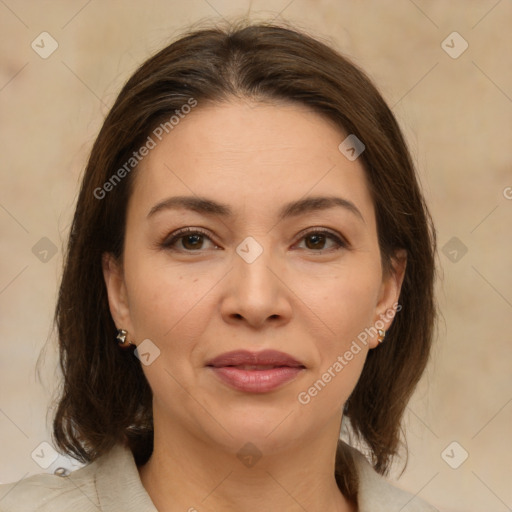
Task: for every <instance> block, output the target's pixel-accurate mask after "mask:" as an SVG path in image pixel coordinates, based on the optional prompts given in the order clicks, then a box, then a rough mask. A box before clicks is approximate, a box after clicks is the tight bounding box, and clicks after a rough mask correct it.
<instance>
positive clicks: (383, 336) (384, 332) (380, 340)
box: [377, 329, 386, 345]
mask: <svg viewBox="0 0 512 512" xmlns="http://www.w3.org/2000/svg"><path fill="white" fill-rule="evenodd" d="M385 337H386V331H383V330H382V329H379V338H378V340H377V341H378V343H379V345H380V344H381V343H382V342H383V341H384V338H385Z"/></svg>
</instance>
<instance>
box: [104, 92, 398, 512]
mask: <svg viewBox="0 0 512 512" xmlns="http://www.w3.org/2000/svg"><path fill="white" fill-rule="evenodd" d="M345 136H346V134H343V133H342V132H341V131H340V130H339V129H338V128H337V127H336V126H334V125H333V124H332V123H331V122H330V121H328V120H326V119H325V118H324V117H322V116H320V115H318V114H316V113H314V112H313V111H311V110H309V109H307V108H306V107H304V106H301V105H295V104H285V103H269V102H252V101H243V100H232V101H229V102H224V103H222V104H208V105H201V104H200V105H199V106H198V107H197V108H196V109H195V110H193V111H192V112H191V113H190V114H188V115H187V116H186V117H185V119H183V120H181V121H180V123H179V125H177V126H176V127H175V128H174V129H173V130H172V131H171V132H170V133H169V134H168V135H166V136H165V137H164V138H163V140H162V141H161V142H159V143H158V145H157V147H156V148H154V149H153V150H151V151H150V153H149V155H148V156H147V157H146V158H145V159H144V160H143V161H142V162H141V164H140V166H139V169H138V171H137V175H136V179H135V183H134V185H135V186H134V189H133V194H132V196H131V198H130V201H129V204H128V214H127V225H126V240H125V248H124V254H123V261H122V262H117V261H116V260H115V259H114V258H113V257H112V256H110V255H105V257H104V264H103V268H104V276H105V282H106V284H107V289H108V295H109V302H110V309H111V313H112V316H113V318H114V321H115V323H116V325H117V327H118V328H123V329H126V330H127V331H128V339H129V340H130V341H132V342H133V343H134V344H136V345H138V344H140V343H141V342H142V341H143V340H145V339H150V340H151V342H152V343H154V345H155V346H157V347H158V349H159V350H160V355H159V357H157V358H156V359H155V360H154V361H153V362H152V363H151V364H150V365H148V366H143V369H144V372H145V375H146V377H147V379H148V381H149V384H150V386H151V388H152V390H153V394H154V399H153V405H154V426H155V445H154V452H153V455H152V457H151V458H150V460H149V461H148V463H147V464H145V465H144V466H142V467H140V468H139V473H140V476H141V480H142V483H143V485H144V487H145V488H146V490H147V491H148V493H149V495H150V497H151V498H152V500H153V502H154V503H155V506H156V507H157V508H158V510H159V511H160V512H174V511H178V510H179V511H184V510H190V511H192V510H194V509H197V510H199V511H214V510H223V511H240V510H244V511H246V512H251V511H261V510H267V511H278V510H279V511H281V510H287V511H290V512H294V511H303V510H304V509H306V510H309V511H318V510H332V511H334V510H336V511H353V510H356V508H355V506H354V504H352V503H349V502H348V501H347V500H346V499H345V497H344V496H343V495H342V494H341V492H340V491H339V489H338V487H337V485H336V482H335V479H334V455H335V449H336V443H337V440H338V437H339V431H340V424H341V419H342V410H343V404H344V403H345V401H346V400H347V398H348V397H349V395H350V393H351V392H352V390H353V389H354V387H355V385H356V383H357V380H358V378H359V376H360V374H361V371H362V368H363V365H364V361H365V358H366V355H367V353H368V350H372V349H375V348H376V347H377V346H378V343H377V338H376V337H370V338H369V341H368V344H367V345H366V346H364V345H362V344H361V351H360V352H359V353H358V354H357V355H355V356H354V358H353V359H352V360H351V361H350V362H349V363H348V364H347V365H346V366H345V367H344V368H343V370H342V371H341V372H340V373H339V374H337V375H336V377H335V378H332V379H331V382H329V383H328V384H327V385H326V386H325V387H324V388H323V389H322V390H321V392H319V393H318V394H317V395H316V396H315V397H313V398H312V399H311V401H310V402H309V403H308V404H307V405H303V404H301V403H300V402H299V401H298V399H297V397H298V394H299V393H300V392H303V391H307V390H308V388H309V387H310V386H311V385H312V384H313V383H314V382H315V381H317V380H318V379H319V378H320V377H321V376H322V374H323V373H324V372H325V371H326V370H327V369H328V368H329V367H331V366H332V365H333V364H334V362H335V361H336V360H337V357H338V356H339V355H343V354H344V353H345V352H346V351H347V350H348V349H349V347H350V345H351V343H352V341H353V340H355V339H356V338H357V335H358V334H359V333H361V332H362V331H364V329H365V328H367V327H370V326H372V325H374V324H375V322H376V321H377V320H379V319H380V318H381V316H380V315H383V314H385V313H386V312H387V311H389V310H392V308H393V304H395V303H396V302H397V301H398V297H399V292H400V287H401V284H402V280H403V274H404V270H405V255H404V254H403V253H399V254H397V255H396V259H395V260H394V268H395V270H394V272H393V273H391V274H389V275H385V274H384V273H383V270H382V267H381V259H380V251H379V245H378V241H377V229H376V220H375V212H374V207H373V203H372V199H371V196H370V193H369V190H368V187H367V183H366V178H365V174H364V170H363V167H362V165H361V163H360V161H359V160H355V161H353V162H351V161H349V160H348V159H347V158H345V156H344V155H343V154H342V153H341V152H340V151H339V150H338V145H339V144H340V143H341V141H342V140H343V139H344V138H345ZM182 195H186V196H201V197H207V198H209V199H212V200H215V201H217V202H221V203H226V204H227V205H229V206H230V207H231V208H232V210H233V212H234V215H233V217H222V216H219V215H206V214H203V213H198V212H194V211H191V210H188V209H184V208H180V209H170V208H161V209H159V210H158V211H157V212H155V213H153V215H150V216H149V217H148V213H149V212H150V211H151V210H152V209H153V208H154V207H155V205H157V204H159V203H160V202H162V201H164V200H166V199H168V198H169V197H173V196H182ZM333 195H335V196H338V197H342V198H344V199H346V200H349V201H351V202H352V203H353V204H354V205H355V206H356V207H357V209H358V210H359V212H360V214H361V216H362V218H360V217H359V216H358V215H357V214H355V213H354V212H353V211H351V210H349V209H348V208H343V207H339V206H337V207H333V208H329V209H326V210H321V211H309V212H304V213H303V214H301V215H298V216H295V217H290V218H287V219H285V220H281V221H279V220H278V218H277V213H278V211H279V209H280V208H281V207H282V206H283V205H284V204H286V203H288V202H291V201H295V200H298V199H303V198H305V197H311V196H333ZM183 227H193V228H201V229H202V230H204V231H206V232H207V234H208V235H207V236H204V237H201V236H200V237H199V238H192V239H191V238H190V237H188V238H187V236H186V235H185V238H181V239H178V240H177V241H176V242H175V243H174V245H173V246H172V247H162V245H161V242H162V241H165V240H166V239H167V240H168V239H169V235H170V234H172V233H173V232H176V231H177V230H178V229H180V228H183ZM311 228H318V229H320V228H322V229H327V230H329V231H331V232H333V233H334V234H335V235H337V236H339V237H340V238H341V237H344V238H345V240H346V243H347V246H346V247H338V246H337V244H336V242H335V241H334V240H332V239H330V238H329V237H326V238H325V239H322V238H321V237H320V239H318V238H315V237H314V235H312V234H311V233H309V236H305V233H304V231H305V230H308V231H312V232H315V229H311ZM318 229H317V230H316V231H318ZM248 236H251V237H253V238H254V239H255V240H256V241H257V242H258V244H260V246H261V247H262V249H263V252H262V254H261V255H260V256H259V257H258V258H257V259H256V260H255V261H254V262H252V263H248V262H247V261H245V260H244V259H243V258H242V257H240V256H239V255H238V254H237V252H236V248H237V246H238V245H239V244H240V243H241V242H242V241H243V240H244V239H245V238H246V237H248ZM391 321H392V320H391V319H387V320H385V322H384V323H385V327H384V329H387V328H389V326H390V323H391ZM235 349H247V350H251V351H260V350H263V349H276V350H280V351H283V352H286V353H288V354H290V355H291V356H292V357H294V358H295V359H297V360H299V361H301V362H302V363H303V364H304V365H305V366H306V369H305V370H303V371H302V372H301V373H300V374H299V375H298V376H297V377H296V378H295V379H294V380H292V381H290V382H288V383H286V384H285V385H284V386H282V387H281V388H279V389H277V390H274V391H271V392H268V393H263V394H249V393H243V392H241V391H237V390H234V389H232V388H230V387H228V386H227V385H226V384H224V383H223V382H221V381H220V380H219V379H218V378H217V377H216V375H214V374H213V372H212V371H211V370H210V369H209V368H206V367H205V364H206V362H207V361H208V360H209V359H211V358H213V357H215V356H217V355H219V354H222V353H224V352H227V351H231V350H235ZM377 350H378V348H377ZM127 385H129V383H127ZM248 442H250V443H252V445H254V446H255V447H256V448H250V449H247V448H246V451H247V450H248V451H249V454H251V450H252V451H253V452H256V449H257V453H258V454H261V458H260V459H259V460H258V461H257V462H256V463H255V464H254V465H252V466H251V467H249V466H246V465H245V464H243V463H242V462H241V461H240V459H239V458H238V457H237V453H239V452H240V450H241V449H242V447H243V446H244V445H246V443H248ZM243 453H245V452H243Z"/></svg>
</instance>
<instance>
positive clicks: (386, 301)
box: [370, 249, 407, 348]
mask: <svg viewBox="0 0 512 512" xmlns="http://www.w3.org/2000/svg"><path fill="white" fill-rule="evenodd" d="M406 266H407V251H406V250H405V249H399V250H397V251H396V252H395V254H394V256H393V257H392V258H391V268H390V269H389V270H385V271H384V274H383V276H382V284H381V287H380V292H379V298H378V302H377V306H376V308H375V318H374V322H373V325H374V326H375V327H376V328H377V329H383V330H384V331H387V330H388V329H389V328H390V327H391V324H392V323H393V318H394V317H395V314H396V313H397V305H398V298H399V297H400V290H401V289H402V283H403V280H404V276H405V268H406ZM398 311H399V309H398ZM382 325H383V326H382ZM370 345H371V348H375V347H376V346H377V345H378V341H377V337H373V338H372V339H371V341H370Z"/></svg>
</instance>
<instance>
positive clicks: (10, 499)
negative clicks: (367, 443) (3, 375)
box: [0, 445, 438, 512]
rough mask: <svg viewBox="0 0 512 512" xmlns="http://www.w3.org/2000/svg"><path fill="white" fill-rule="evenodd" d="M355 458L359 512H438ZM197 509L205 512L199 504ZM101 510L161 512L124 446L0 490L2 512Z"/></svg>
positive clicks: (0, 510) (129, 452) (84, 511)
mask: <svg viewBox="0 0 512 512" xmlns="http://www.w3.org/2000/svg"><path fill="white" fill-rule="evenodd" d="M353 453H354V459H355V462H356V469H357V473H358V476H359V492H358V505H359V509H358V510H359V512H434V511H437V509H436V508H434V507H432V506H430V505H428V504H427V503H425V502H424V501H423V500H421V499H420V498H418V497H417V496H414V495H412V494H409V493H408V492H405V491H403V490H401V489H398V488H396V487H394V486H392V485H391V484H390V483H389V482H388V481H387V480H386V479H384V478H383V477H382V476H380V475H379V474H378V473H376V472H375V471H374V470H373V468H372V467H371V465H370V464H369V463H368V461H367V460H366V458H365V457H364V456H363V455H362V454H361V453H360V452H358V451H356V450H353ZM197 509H198V510H200V509H201V507H200V505H199V504H198V505H197ZM191 510H194V508H193V507H191ZM99 511H101V512H157V509H156V507H155V506H154V505H153V502H152V501H151V498H150V497H149V495H148V493H147V492H146V490H145V488H144V486H143V485H142V482H141V480H140V477H139V472H138V469H137V466H136V464H135V460H134V458H133V455H132V453H131V451H130V450H129V448H126V447H124V446H122V445H117V446H115V447H114V448H113V449H112V450H111V451H110V452H109V453H107V454H105V455H103V456H102V457H100V458H98V459H97V460H95V461H94V462H92V463H90V464H88V465H87V466H84V467H82V468H80V469H77V470H76V471H73V472H72V473H70V474H69V475H68V476H57V475H51V474H40V475H34V476H31V477H28V478H25V479H23V480H20V481H19V482H15V483H12V484H3V485H0V512H99ZM437 512H438V511H437Z"/></svg>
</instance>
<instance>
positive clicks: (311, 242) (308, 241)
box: [301, 229, 348, 252]
mask: <svg viewBox="0 0 512 512" xmlns="http://www.w3.org/2000/svg"><path fill="white" fill-rule="evenodd" d="M302 240H304V241H305V245H306V247H305V248H306V249H307V250H310V251H313V252H321V251H328V250H338V249H342V248H348V244H347V242H346V241H345V240H343V239H342V238H341V237H340V236H338V235H336V234H335V233H333V232H331V231H327V230H325V229H321V230H318V229H317V230H312V231H309V232H307V233H305V234H303V236H302V238H301V241H302ZM329 240H330V241H331V247H327V248H326V247H325V246H326V244H327V242H328V241H329ZM332 244H334V246H333V245H332Z"/></svg>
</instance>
